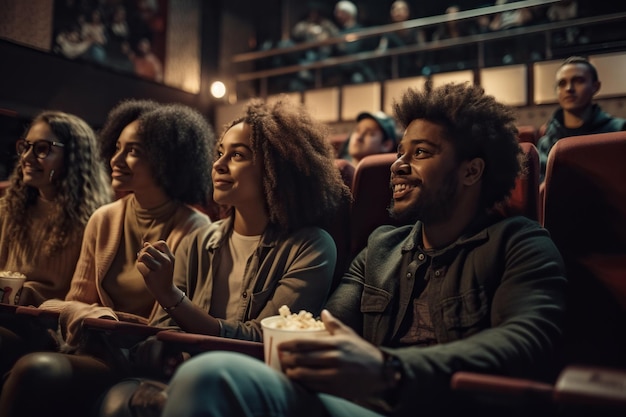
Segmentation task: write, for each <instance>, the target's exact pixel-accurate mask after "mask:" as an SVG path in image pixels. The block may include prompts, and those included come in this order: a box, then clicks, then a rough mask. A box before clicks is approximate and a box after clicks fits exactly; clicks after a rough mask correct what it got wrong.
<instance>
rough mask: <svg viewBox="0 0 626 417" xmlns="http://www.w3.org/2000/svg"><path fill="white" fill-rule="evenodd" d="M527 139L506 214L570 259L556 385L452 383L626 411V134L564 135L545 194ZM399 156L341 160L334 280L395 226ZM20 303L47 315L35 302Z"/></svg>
mask: <svg viewBox="0 0 626 417" xmlns="http://www.w3.org/2000/svg"><path fill="white" fill-rule="evenodd" d="M520 146H521V147H522V149H523V151H524V153H525V154H526V155H527V157H528V170H527V172H526V173H525V174H524V175H522V176H521V177H520V178H518V180H517V182H516V186H515V189H514V190H513V194H512V198H511V200H510V201H509V202H508V203H507V204H506V205H505V206H503V207H501V208H500V209H501V210H502V211H503V213H504V214H505V215H514V214H522V215H525V216H528V217H530V218H532V219H535V220H538V221H540V222H542V224H543V225H544V226H545V227H546V228H547V229H548V230H549V231H550V233H551V235H552V238H553V239H554V241H555V243H556V245H557V247H558V248H559V249H560V251H561V254H562V256H563V259H564V261H565V265H566V268H567V275H568V281H569V289H568V294H567V297H568V311H567V322H566V324H565V334H564V345H563V354H562V363H559V367H560V368H561V369H562V372H561V374H560V375H559V376H558V379H557V380H556V381H555V383H546V382H539V381H529V380H521V379H516V378H510V377H506V376H501V375H480V374H473V373H469V372H459V373H457V374H456V375H455V376H454V378H453V380H452V389H453V390H455V391H457V392H460V393H465V394H467V395H469V396H476V399H477V401H478V400H484V399H486V400H487V401H489V403H490V404H491V403H496V402H497V401H494V399H497V400H498V401H504V402H506V403H507V404H508V405H511V404H512V403H516V402H519V405H520V411H522V410H524V408H525V407H527V408H528V409H529V410H530V408H532V412H533V413H536V412H537V410H539V413H540V414H541V415H559V416H561V415H568V416H569V415H576V416H578V415H611V416H613V415H626V165H625V163H624V162H625V161H626V132H616V133H605V134H597V135H588V136H578V137H572V138H565V139H562V140H560V141H559V142H557V144H556V145H555V146H554V148H553V149H552V151H551V153H550V155H549V158H548V165H547V172H546V180H545V188H544V195H543V199H542V198H540V194H539V184H538V178H539V162H538V155H537V150H536V148H535V146H534V144H532V143H531V142H523V141H520ZM395 158H396V157H395V155H394V154H380V155H373V156H369V157H366V158H364V159H363V160H362V161H361V162H360V164H359V165H358V166H357V167H356V168H354V167H353V166H351V165H350V164H348V163H347V162H346V161H343V160H339V159H337V160H336V165H337V167H338V169H339V171H340V173H341V174H342V177H343V179H344V181H345V182H346V184H348V185H349V186H350V188H351V190H352V193H353V202H352V204H351V205H350V207H346V208H345V210H343V211H342V212H341V214H340V215H339V216H338V217H337V219H336V221H335V223H334V224H333V226H332V227H331V230H330V232H331V234H332V235H333V237H334V238H335V240H336V241H337V247H338V251H339V259H340V260H343V263H341V264H340V265H339V266H338V274H337V277H339V276H340V275H341V272H342V268H345V267H347V266H348V264H349V261H350V259H351V258H352V257H353V256H354V255H355V254H356V253H357V252H358V251H359V250H361V249H362V248H363V247H364V246H365V245H366V243H367V237H368V236H369V234H370V233H371V231H372V230H373V229H374V228H375V227H377V226H379V225H382V224H395V223H394V221H393V220H392V219H391V218H390V217H389V215H388V213H387V206H388V204H389V202H390V199H391V190H390V188H389V174H390V166H391V164H392V163H393V161H395ZM4 307H5V308H7V307H6V306H4ZM9 310H11V309H10V308H9ZM13 310H17V313H19V314H21V315H22V316H24V317H30V318H33V319H36V320H41V318H40V317H38V316H42V314H41V312H38V311H37V309H32V308H28V307H19V308H17V309H13ZM5 313H6V312H5ZM8 314H15V312H13V311H11V312H9V313H8ZM44 316H45V315H44ZM44 322H45V320H44ZM47 323H48V325H54V320H52V321H50V318H49V317H48V318H47ZM84 326H85V328H86V330H87V331H88V332H89V334H91V335H92V336H91V337H94V338H101V337H106V338H107V339H108V340H109V341H114V342H115V343H116V344H118V345H120V346H123V347H129V346H132V344H133V343H135V342H136V341H138V340H141V339H142V338H144V337H145V336H147V335H156V337H157V338H158V339H160V340H162V341H163V342H164V343H165V344H166V346H167V347H168V349H172V351H186V352H188V353H191V354H195V353H198V352H202V351H207V350H219V349H226V350H235V351H239V352H243V353H246V354H249V355H252V356H254V357H257V358H259V359H261V358H262V357H263V350H262V344H260V343H255V342H244V341H237V340H224V339H220V338H215V337H211V336H204V335H194V334H186V333H179V332H171V331H167V330H162V329H159V328H150V327H148V326H140V325H135V324H132V323H120V322H113V321H110V320H101V319H89V320H86V321H85V323H84ZM153 371H154V370H153ZM154 376H157V377H158V376H159V375H158V372H157V373H156V374H155V375H154ZM530 404H532V407H530V406H529V405H530ZM581 410H582V414H581ZM522 414H523V413H522ZM527 415H530V414H527Z"/></svg>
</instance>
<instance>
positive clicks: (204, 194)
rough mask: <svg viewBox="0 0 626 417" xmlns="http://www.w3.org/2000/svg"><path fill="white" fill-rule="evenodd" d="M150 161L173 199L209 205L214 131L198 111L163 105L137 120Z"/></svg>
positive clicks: (179, 106)
mask: <svg viewBox="0 0 626 417" xmlns="http://www.w3.org/2000/svg"><path fill="white" fill-rule="evenodd" d="M137 120H138V121H139V129H138V134H139V135H140V136H141V138H142V140H143V144H144V149H145V152H146V155H147V159H148V162H149V163H150V166H151V167H152V172H153V174H154V176H155V180H156V182H157V183H158V184H161V187H163V190H165V192H166V193H167V195H168V196H169V197H170V198H172V199H173V200H177V201H181V202H183V203H186V204H191V205H194V204H200V205H204V204H206V203H207V201H208V199H209V196H211V195H212V192H213V183H212V181H211V168H212V160H213V159H212V157H211V156H212V155H213V150H214V148H215V135H214V132H213V128H212V127H211V125H210V124H209V123H208V121H207V120H206V118H205V117H204V116H203V115H202V114H200V113H199V112H198V111H197V110H195V109H193V108H191V107H189V106H186V105H183V104H163V105H160V106H158V107H157V108H156V109H154V110H152V111H149V112H145V113H143V114H142V115H140V116H139V118H138V119H137Z"/></svg>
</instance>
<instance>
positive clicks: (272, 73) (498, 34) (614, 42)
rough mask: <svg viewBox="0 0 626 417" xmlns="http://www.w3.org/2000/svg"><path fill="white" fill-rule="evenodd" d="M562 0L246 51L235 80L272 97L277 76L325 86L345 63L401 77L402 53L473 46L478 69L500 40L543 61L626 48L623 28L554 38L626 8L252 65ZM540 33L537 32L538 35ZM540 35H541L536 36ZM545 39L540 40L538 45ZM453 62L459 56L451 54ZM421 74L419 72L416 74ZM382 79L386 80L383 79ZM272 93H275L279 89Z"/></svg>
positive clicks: (614, 17) (613, 18)
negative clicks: (579, 40) (572, 41)
mask: <svg viewBox="0 0 626 417" xmlns="http://www.w3.org/2000/svg"><path fill="white" fill-rule="evenodd" d="M557 1H558V0H547V1H546V0H527V1H520V2H514V3H508V4H503V5H499V6H489V7H482V8H478V9H473V10H467V11H461V12H459V13H456V14H455V15H453V16H452V15H440V16H432V17H427V18H420V19H413V20H410V21H406V22H402V23H394V24H389V25H384V26H377V27H372V28H365V29H363V30H361V31H359V32H355V33H349V34H344V35H342V36H339V37H335V38H331V39H326V40H324V41H319V42H306V43H300V44H295V45H293V46H289V47H285V48H274V49H270V50H266V51H256V52H248V53H244V54H238V55H234V56H233V57H232V60H231V62H232V65H233V67H235V68H237V67H238V66H242V64H247V67H248V68H245V69H239V70H235V71H234V73H235V74H236V75H235V76H234V80H235V82H236V84H237V85H240V84H242V83H250V82H256V83H257V84H256V86H255V88H256V91H255V95H258V96H261V97H265V96H267V95H268V91H269V89H268V84H269V82H270V81H271V80H272V79H273V78H274V77H280V76H288V75H290V74H291V75H294V76H295V74H297V73H298V72H300V71H302V70H308V71H310V72H312V73H313V74H314V82H313V85H312V86H311V88H321V87H324V86H325V85H324V79H323V75H322V74H323V70H325V69H327V68H332V67H336V66H339V65H343V64H351V63H356V62H360V61H373V60H377V61H382V60H387V61H388V63H387V64H386V65H389V68H390V71H389V73H390V74H391V75H390V77H391V78H392V79H393V78H398V66H399V63H398V61H399V57H401V56H405V55H411V54H418V53H426V54H427V53H432V52H435V51H450V55H453V54H454V49H455V48H470V50H472V51H474V52H473V59H472V63H471V65H472V66H473V68H474V69H481V68H484V67H486V66H490V65H493V63H489V62H487V59H486V56H487V55H488V52H489V48H490V47H491V46H492V45H495V43H500V42H508V41H511V40H514V39H520V40H522V41H524V40H526V41H528V40H529V39H532V41H533V45H532V47H533V48H534V49H535V50H539V52H540V59H542V60H550V59H553V58H556V57H562V56H563V57H564V56H567V55H573V54H586V53H590V52H593V53H599V52H603V51H609V50H611V51H614V50H626V37H624V35H623V32H622V34H621V35H615V36H614V37H613V38H610V39H602V40H601V41H599V42H593V41H594V40H593V39H592V42H591V43H589V44H577V45H571V46H568V47H560V48H558V49H555V45H554V43H553V41H552V35H553V34H554V33H556V32H559V31H563V30H566V29H567V28H571V27H579V28H592V27H594V26H600V25H602V26H604V25H608V24H613V23H618V22H623V21H626V12H620V13H613V14H606V15H598V16H588V17H581V18H575V19H571V20H566V21H559V22H550V23H536V24H530V25H528V26H521V27H516V28H512V29H506V30H501V31H495V32H488V33H481V34H475V35H467V36H463V37H459V38H450V39H443V40H438V41H428V42H425V43H422V44H411V45H406V46H401V47H395V48H391V49H387V50H384V51H381V50H371V51H365V52H360V53H356V54H352V55H349V56H333V57H330V58H326V59H323V60H319V61H313V62H308V63H306V64H296V65H286V66H280V67H273V68H266V69H257V70H249V68H250V67H251V66H252V67H254V66H255V65H256V64H258V63H260V62H263V61H264V60H267V59H268V58H273V57H279V56H287V55H289V54H297V53H302V52H304V51H306V50H309V49H316V48H319V47H322V46H329V45H335V44H338V43H342V42H351V41H357V40H361V39H366V38H372V37H380V36H382V35H384V34H387V33H392V32H396V31H400V30H405V29H427V28H433V27H435V26H437V25H440V24H445V23H446V22H449V21H450V20H456V21H459V22H462V21H468V20H473V19H477V18H479V17H482V16H492V15H494V14H497V13H501V12H506V11H512V10H516V9H521V8H526V7H530V8H533V10H538V9H541V8H547V7H549V6H550V5H551V4H552V3H555V2H557ZM533 35H535V36H533ZM537 35H540V36H537ZM538 39H541V40H542V42H541V43H537V41H538ZM451 59H452V60H453V59H454V57H453V56H452V57H451ZM416 75H417V74H416ZM380 81H382V80H380ZM274 92H275V91H273V92H272V93H274Z"/></svg>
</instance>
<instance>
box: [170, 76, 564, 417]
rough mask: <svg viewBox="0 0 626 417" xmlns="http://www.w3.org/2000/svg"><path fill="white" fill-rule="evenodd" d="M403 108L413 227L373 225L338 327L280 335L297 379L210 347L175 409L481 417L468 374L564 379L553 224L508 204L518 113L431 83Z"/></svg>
mask: <svg viewBox="0 0 626 417" xmlns="http://www.w3.org/2000/svg"><path fill="white" fill-rule="evenodd" d="M395 113H396V116H397V120H398V121H399V122H400V123H401V124H402V126H403V127H406V130H405V133H404V136H403V138H402V140H401V142H400V143H399V146H398V158H397V160H396V161H395V162H394V163H393V164H392V166H391V187H392V188H393V198H392V202H391V207H390V210H391V213H392V214H393V215H394V216H395V217H397V218H399V219H404V220H410V221H411V223H413V224H412V225H409V226H402V227H393V226H381V227H379V228H378V229H376V230H375V231H374V232H373V233H372V234H371V236H370V238H369V241H368V245H367V247H366V248H365V249H364V250H363V251H362V252H361V253H360V254H359V255H357V257H356V258H355V259H354V261H353V262H352V264H351V266H350V268H349V270H348V272H347V273H346V274H345V275H344V277H343V280H342V282H341V283H340V285H339V287H338V288H337V289H336V290H335V291H334V292H333V294H332V295H331V296H330V299H329V301H328V303H327V304H326V310H324V311H323V312H322V316H321V318H322V320H323V321H324V323H325V325H326V328H327V330H328V331H329V333H330V336H325V337H320V338H317V339H312V340H305V339H297V340H293V341H288V342H283V343H281V344H279V345H278V349H279V357H280V361H281V365H282V368H283V371H284V372H283V373H280V372H276V371H274V370H272V369H271V368H270V367H268V366H266V365H264V364H263V363H261V362H260V361H258V360H255V359H252V358H249V357H247V356H243V355H241V354H236V353H230V352H209V353H204V354H201V355H198V356H196V357H194V358H192V359H190V360H189V361H187V362H186V363H184V364H183V365H182V366H181V367H179V368H178V370H177V372H176V374H175V375H174V377H173V379H172V380H171V381H170V384H169V387H168V388H167V389H166V391H165V393H164V394H166V395H167V398H168V399H167V401H166V402H165V408H164V410H163V413H162V414H161V416H162V417H170V416H176V417H186V416H197V415H210V416H233V415H237V416H259V415H272V416H283V415H284V416H321V415H325V416H333V417H335V416H341V417H349V416H350V417H352V416H359V417H361V416H383V415H393V416H415V415H420V416H428V415H438V416H442V415H444V416H451V415H456V414H457V412H458V413H459V414H462V415H473V414H472V413H468V410H471V409H472V408H471V407H473V406H474V404H470V403H469V402H467V401H463V398H462V397H461V396H459V395H457V394H456V393H455V392H454V391H451V389H450V380H451V378H452V375H453V374H454V373H455V372H458V371H473V372H482V373H490V374H502V375H511V376H519V377H534V378H539V377H546V378H547V377H552V376H554V374H551V375H546V371H547V370H548V369H550V365H553V364H554V362H553V360H554V357H555V353H556V352H557V351H558V349H557V346H558V343H559V339H560V337H561V333H562V322H563V316H564V290H565V285H566V279H565V276H564V266H563V261H562V259H561V256H560V254H559V252H558V250H557V248H556V247H555V245H554V243H553V242H552V240H551V239H550V236H549V234H548V232H547V231H546V230H545V229H543V228H542V227H540V226H539V224H537V223H536V222H533V221H531V220H529V219H527V218H525V217H510V218H503V217H501V216H500V215H499V214H498V213H497V210H493V209H494V207H496V206H497V205H498V204H500V203H502V202H503V201H504V200H505V199H506V198H507V196H508V195H509V194H510V192H511V190H512V188H513V187H514V183H515V179H516V177H517V176H518V175H519V173H520V172H521V170H522V169H523V161H522V160H521V156H520V155H521V153H520V148H519V145H518V143H517V139H516V133H517V130H516V128H515V124H514V122H515V119H514V116H513V113H512V110H511V109H510V108H509V107H506V106H504V105H502V104H500V103H498V102H496V101H495V100H494V98H493V97H492V96H487V95H485V94H484V91H483V90H482V89H481V88H480V87H477V86H473V85H469V84H447V85H444V86H441V87H438V88H433V86H432V83H431V82H428V83H427V84H426V87H425V89H423V90H421V91H418V90H416V89H409V90H408V91H406V92H405V93H404V94H403V96H402V97H401V99H400V100H399V102H397V103H396V104H395ZM277 313H278V312H277ZM509 411H510V410H509ZM483 415H486V414H483ZM501 415H505V414H501Z"/></svg>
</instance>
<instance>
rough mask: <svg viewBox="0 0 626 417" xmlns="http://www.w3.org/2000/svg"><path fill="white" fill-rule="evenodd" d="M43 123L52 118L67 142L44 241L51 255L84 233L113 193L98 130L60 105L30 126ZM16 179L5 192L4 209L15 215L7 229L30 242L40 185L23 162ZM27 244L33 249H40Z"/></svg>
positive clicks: (53, 127)
mask: <svg viewBox="0 0 626 417" xmlns="http://www.w3.org/2000/svg"><path fill="white" fill-rule="evenodd" d="M37 123H46V124H47V125H48V126H49V127H50V130H51V131H52V133H53V134H54V136H55V137H56V140H58V141H60V142H62V143H63V144H64V145H65V146H64V147H63V148H61V149H62V150H63V155H64V162H63V165H64V167H63V169H62V170H60V171H59V172H58V174H57V175H55V177H54V179H53V182H54V184H55V185H56V189H57V194H56V197H55V199H54V210H53V212H52V213H51V214H50V215H49V218H48V221H47V222H46V235H47V239H45V240H44V242H42V247H41V249H42V250H43V251H44V252H43V253H45V254H48V255H50V254H52V253H54V252H55V251H56V250H59V249H62V248H63V247H65V246H66V245H67V244H68V243H69V242H70V241H71V240H72V239H76V238H78V239H80V238H81V236H82V233H83V230H84V227H85V225H86V224H87V220H89V217H90V216H91V214H92V213H93V212H94V210H96V209H97V208H98V207H100V206H102V205H103V204H106V203H108V202H110V201H111V198H112V195H113V194H112V191H111V184H110V179H109V176H108V175H107V172H106V169H105V162H104V161H103V160H102V158H101V155H100V149H99V146H98V141H97V139H96V135H95V133H94V131H93V130H92V128H91V127H90V126H89V125H88V124H87V123H86V122H85V121H84V120H83V119H81V118H79V117H77V116H75V115H72V114H68V113H63V112H60V111H44V112H42V113H40V114H38V115H37V116H36V117H35V118H34V119H33V120H32V122H31V124H30V126H29V127H28V129H27V132H28V130H29V129H30V128H31V127H32V126H33V125H35V124H37ZM10 183H11V184H10V186H9V188H8V189H7V192H6V196H5V197H4V213H3V216H6V217H7V218H8V219H10V221H9V222H8V224H9V226H8V231H7V232H8V235H9V236H13V237H14V242H15V244H16V245H21V244H27V243H26V242H29V239H27V236H28V234H29V224H30V222H29V221H28V216H29V207H31V206H33V205H34V204H35V203H36V201H37V196H38V194H39V190H37V189H36V188H34V187H31V186H28V185H26V184H24V174H23V172H22V166H21V164H19V163H17V164H16V166H15V169H14V170H13V173H12V175H11V177H10ZM25 249H27V250H29V252H30V253H34V251H36V250H38V248H25Z"/></svg>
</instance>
